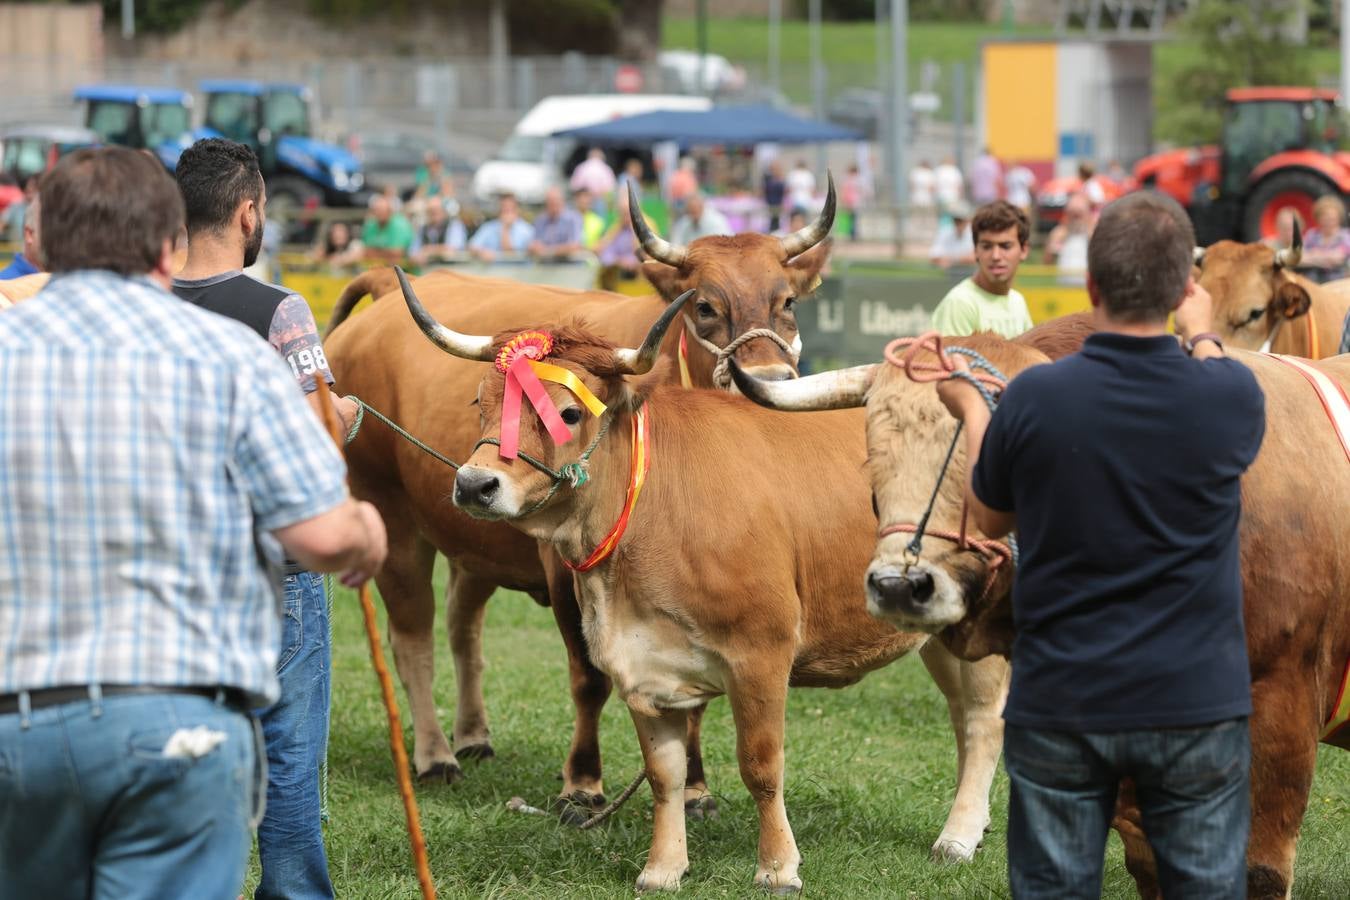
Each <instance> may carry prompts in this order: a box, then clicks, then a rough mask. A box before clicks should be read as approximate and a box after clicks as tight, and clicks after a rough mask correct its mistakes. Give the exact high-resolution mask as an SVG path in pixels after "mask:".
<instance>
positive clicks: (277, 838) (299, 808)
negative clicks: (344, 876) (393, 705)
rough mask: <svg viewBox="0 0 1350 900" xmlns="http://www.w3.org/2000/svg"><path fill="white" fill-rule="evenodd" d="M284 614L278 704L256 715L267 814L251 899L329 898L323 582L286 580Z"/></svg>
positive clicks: (307, 576)
mask: <svg viewBox="0 0 1350 900" xmlns="http://www.w3.org/2000/svg"><path fill="white" fill-rule="evenodd" d="M285 607H286V614H285V617H284V619H283V627H282V647H281V657H280V658H279V659H278V661H277V678H278V679H279V680H280V681H281V699H280V700H278V701H277V702H276V704H274V705H273V706H269V707H268V708H267V709H265V710H262V711H261V712H260V713H259V718H260V719H261V720H262V728H263V736H264V737H265V738H266V743H267V812H266V813H265V814H264V816H263V820H262V824H261V825H259V826H258V859H259V862H260V863H261V864H262V878H261V880H260V881H259V882H258V889H257V891H255V892H254V895H253V896H254V897H255V898H256V900H273V898H276V900H283V898H284V900H309V898H314V897H322V898H331V897H332V896H333V883H332V881H330V880H329V877H328V858H327V856H325V854H324V849H323V829H322V823H321V822H320V812H319V805H320V804H319V772H320V769H321V768H322V766H323V760H324V754H325V753H326V752H327V748H328V701H329V694H330V689H331V680H330V674H331V673H330V671H329V670H330V655H329V647H328V600H327V598H326V597H325V596H324V585H323V576H322V575H319V574H317V573H314V572H301V573H299V574H297V575H287V576H286V581H285Z"/></svg>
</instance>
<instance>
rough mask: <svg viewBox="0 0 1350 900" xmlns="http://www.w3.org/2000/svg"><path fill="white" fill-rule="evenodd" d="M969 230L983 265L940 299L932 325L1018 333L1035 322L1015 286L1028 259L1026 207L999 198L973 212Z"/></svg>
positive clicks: (951, 330) (945, 330)
mask: <svg viewBox="0 0 1350 900" xmlns="http://www.w3.org/2000/svg"><path fill="white" fill-rule="evenodd" d="M970 234H971V238H972V239H973V240H974V242H975V265H976V266H978V267H979V270H978V271H977V272H976V273H975V274H974V275H972V276H971V277H969V278H967V279H966V280H964V281H962V282H961V283H960V284H958V285H957V286H956V287H954V288H952V289H951V290H950V291H948V292H947V296H945V297H943V298H942V302H941V303H939V304H938V307H937V309H935V310H933V327H934V328H936V329H937V330H938V331H940V332H941V333H942V334H944V335H964V334H974V333H975V332H977V331H992V332H995V333H996V334H1000V335H1002V336H1003V337H1005V338H1013V337H1017V335H1019V334H1021V333H1022V332H1024V331H1026V330H1027V329H1029V328H1030V327H1031V314H1030V313H1029V312H1027V301H1026V299H1025V298H1024V297H1023V296H1022V295H1021V294H1019V293H1018V292H1017V291H1015V290H1013V286H1012V282H1013V277H1014V276H1015V275H1016V274H1017V267H1018V266H1019V265H1021V264H1022V260H1024V259H1026V258H1027V249H1028V247H1027V241H1028V239H1029V238H1030V237H1031V223H1030V222H1028V221H1027V215H1026V213H1024V212H1022V210H1020V209H1018V208H1017V207H1015V206H1013V205H1012V204H1011V203H1008V202H1007V201H1006V200H995V201H994V202H993V203H986V204H985V205H984V206H981V207H980V208H979V209H977V210H976V211H975V217H974V218H973V219H972V220H971V223H970Z"/></svg>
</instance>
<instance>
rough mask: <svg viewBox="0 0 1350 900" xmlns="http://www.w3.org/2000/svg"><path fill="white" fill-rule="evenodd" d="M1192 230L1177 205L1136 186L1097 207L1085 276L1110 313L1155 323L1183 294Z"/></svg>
mask: <svg viewBox="0 0 1350 900" xmlns="http://www.w3.org/2000/svg"><path fill="white" fill-rule="evenodd" d="M1194 253H1195V230H1194V229H1193V228H1192V227H1191V220H1190V219H1189V218H1188V217H1187V215H1186V211H1185V210H1184V209H1182V208H1181V204H1179V203H1177V201H1175V200H1173V199H1172V198H1171V197H1169V196H1167V195H1166V194H1160V193H1158V192H1157V191H1135V192H1134V193H1130V194H1126V195H1125V196H1124V197H1121V198H1120V199H1119V200H1114V201H1112V202H1111V203H1109V204H1107V205H1106V207H1105V208H1103V209H1102V212H1101V216H1100V217H1099V218H1098V219H1097V227H1096V228H1095V229H1094V230H1093V232H1092V239H1091V240H1090V241H1088V277H1089V278H1091V279H1092V283H1093V284H1094V285H1095V286H1096V289H1097V293H1098V294H1099V295H1100V297H1101V301H1102V305H1103V306H1104V307H1105V308H1106V312H1107V313H1108V314H1109V315H1110V316H1111V318H1113V319H1116V320H1118V321H1121V322H1160V321H1165V320H1166V319H1167V315H1168V313H1170V312H1171V311H1172V310H1174V309H1176V307H1177V304H1179V303H1180V302H1181V299H1182V297H1183V296H1184V295H1185V293H1186V281H1187V279H1188V278H1190V277H1191V264H1192V259H1193V257H1194Z"/></svg>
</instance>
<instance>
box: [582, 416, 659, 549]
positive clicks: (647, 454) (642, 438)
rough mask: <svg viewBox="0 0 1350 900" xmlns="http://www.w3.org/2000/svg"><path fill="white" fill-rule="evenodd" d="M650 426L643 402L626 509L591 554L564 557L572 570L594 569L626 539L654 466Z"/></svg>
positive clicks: (635, 433)
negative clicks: (573, 558) (572, 558)
mask: <svg viewBox="0 0 1350 900" xmlns="http://www.w3.org/2000/svg"><path fill="white" fill-rule="evenodd" d="M651 427H652V426H651V416H650V414H649V413H648V411H647V404H645V403H644V404H642V408H641V409H639V410H638V411H637V412H635V413H633V435H632V460H631V462H630V465H629V476H628V494H627V496H626V498H625V500H624V504H623V512H621V513H620V514H619V520H618V521H617V522H615V523H614V527H613V528H611V529H610V530H609V533H608V534H606V535H605V536H604V538H603V539H602V540H601V541H600V543H599V545H598V546H597V547H596V548H595V549H594V550H593V551H591V555H590V556H588V557H586V558H585V559H584V560H582V561H581V562H579V563H571V562H568V561H567V560H563V564H564V565H566V566H567V568H569V569H571V570H572V571H573V572H589V571H590V570H591V569H594V568H595V567H596V566H598V565H600V563H602V562H604V561H605V560H607V559H609V557H610V555H611V554H612V553H613V552H614V550H615V548H616V547H618V546H619V541H620V540H622V539H623V533H624V531H626V530H627V529H628V520H629V519H630V518H632V515H633V507H635V506H637V501H638V495H639V494H641V493H642V485H643V484H645V483H646V481H647V472H648V470H649V469H651V466H652V446H651V437H652V435H651Z"/></svg>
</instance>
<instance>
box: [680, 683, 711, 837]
mask: <svg viewBox="0 0 1350 900" xmlns="http://www.w3.org/2000/svg"><path fill="white" fill-rule="evenodd" d="M707 711H708V704H706V703H704V704H702V705H700V706H695V707H694V708H693V709H691V710H689V734H688V737H687V738H686V746H687V747H688V752H687V753H686V758H687V759H688V775H687V776H686V777H685V780H684V811H685V814H686V815H688V816H690V817H692V818H695V819H715V818H717V800H716V798H714V797H713V795H712V793H711V792H709V790H708V779H707V776H706V775H704V773H703V745H702V735H703V714H704V713H705V712H707Z"/></svg>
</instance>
